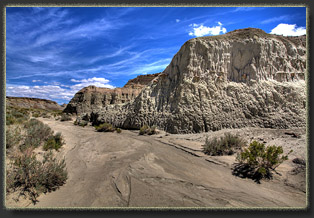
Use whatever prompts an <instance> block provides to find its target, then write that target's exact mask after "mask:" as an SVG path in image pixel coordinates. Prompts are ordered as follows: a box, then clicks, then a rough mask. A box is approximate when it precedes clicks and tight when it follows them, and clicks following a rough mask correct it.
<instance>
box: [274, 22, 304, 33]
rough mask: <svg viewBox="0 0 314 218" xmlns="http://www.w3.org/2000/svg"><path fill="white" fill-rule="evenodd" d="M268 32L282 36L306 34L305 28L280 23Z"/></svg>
mask: <svg viewBox="0 0 314 218" xmlns="http://www.w3.org/2000/svg"><path fill="white" fill-rule="evenodd" d="M270 33H271V34H277V35H284V36H300V35H304V34H306V28H305V27H297V25H296V24H285V23H281V24H278V25H277V26H276V27H275V28H274V29H272V30H271V32H270Z"/></svg>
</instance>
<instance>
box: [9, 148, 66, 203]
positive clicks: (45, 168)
mask: <svg viewBox="0 0 314 218" xmlns="http://www.w3.org/2000/svg"><path fill="white" fill-rule="evenodd" d="M6 173H7V175H6V191H7V193H10V192H14V191H19V195H24V196H26V195H28V197H29V199H30V200H31V201H32V202H33V203H34V204H35V203H36V202H38V200H37V197H38V196H39V194H40V193H46V192H50V191H54V190H56V189H57V188H58V187H59V186H62V185H63V184H65V181H66V180H67V171H66V164H65V160H61V161H58V160H56V158H54V157H53V155H52V152H49V153H46V154H45V155H44V158H43V161H38V160H37V159H36V155H35V154H33V153H32V151H31V150H30V149H29V150H27V151H25V152H24V153H21V154H18V155H16V156H15V157H14V159H13V162H12V164H11V166H10V167H9V168H8V169H7V172H6Z"/></svg>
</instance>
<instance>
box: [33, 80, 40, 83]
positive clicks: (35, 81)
mask: <svg viewBox="0 0 314 218" xmlns="http://www.w3.org/2000/svg"><path fill="white" fill-rule="evenodd" d="M32 82H33V83H35V82H41V80H35V79H33V80H32Z"/></svg>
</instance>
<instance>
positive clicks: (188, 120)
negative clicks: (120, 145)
mask: <svg viewBox="0 0 314 218" xmlns="http://www.w3.org/2000/svg"><path fill="white" fill-rule="evenodd" d="M305 75H306V37H305V36H298V37H284V36H278V35H272V34H267V33H265V32H264V31H262V30H259V29H253V28H247V29H242V30H235V31H232V32H229V33H227V34H224V35H220V36H209V37H200V38H194V39H191V40H189V41H187V42H186V43H185V44H184V45H183V46H182V47H181V49H180V50H179V52H178V53H177V54H176V55H175V56H174V57H173V59H172V61H171V63H170V64H169V65H168V67H167V68H166V69H165V70H164V71H163V72H162V73H161V74H160V75H159V76H158V77H156V78H155V79H153V80H152V82H151V83H150V84H149V85H148V86H146V87H145V88H144V89H143V90H142V91H141V92H140V93H139V95H138V96H137V97H136V98H135V99H134V101H130V102H128V103H126V104H124V105H107V106H105V107H103V108H99V111H98V112H97V113H93V114H92V116H91V121H92V122H94V123H97V122H110V123H112V124H114V125H115V126H117V127H122V128H139V127H141V126H142V125H144V124H148V125H157V126H158V127H159V128H161V129H164V130H166V131H168V132H171V133H194V132H203V131H210V130H219V129H222V128H240V127H245V126H259V127H270V128H290V127H304V126H305V125H306V83H305Z"/></svg>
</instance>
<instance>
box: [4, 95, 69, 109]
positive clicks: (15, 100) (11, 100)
mask: <svg viewBox="0 0 314 218" xmlns="http://www.w3.org/2000/svg"><path fill="white" fill-rule="evenodd" d="M6 105H7V106H11V107H21V108H36V109H44V110H62V109H63V108H62V106H60V105H59V104H58V103H57V102H55V101H51V100H46V99H40V98H27V97H8V96H7V97H6Z"/></svg>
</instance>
